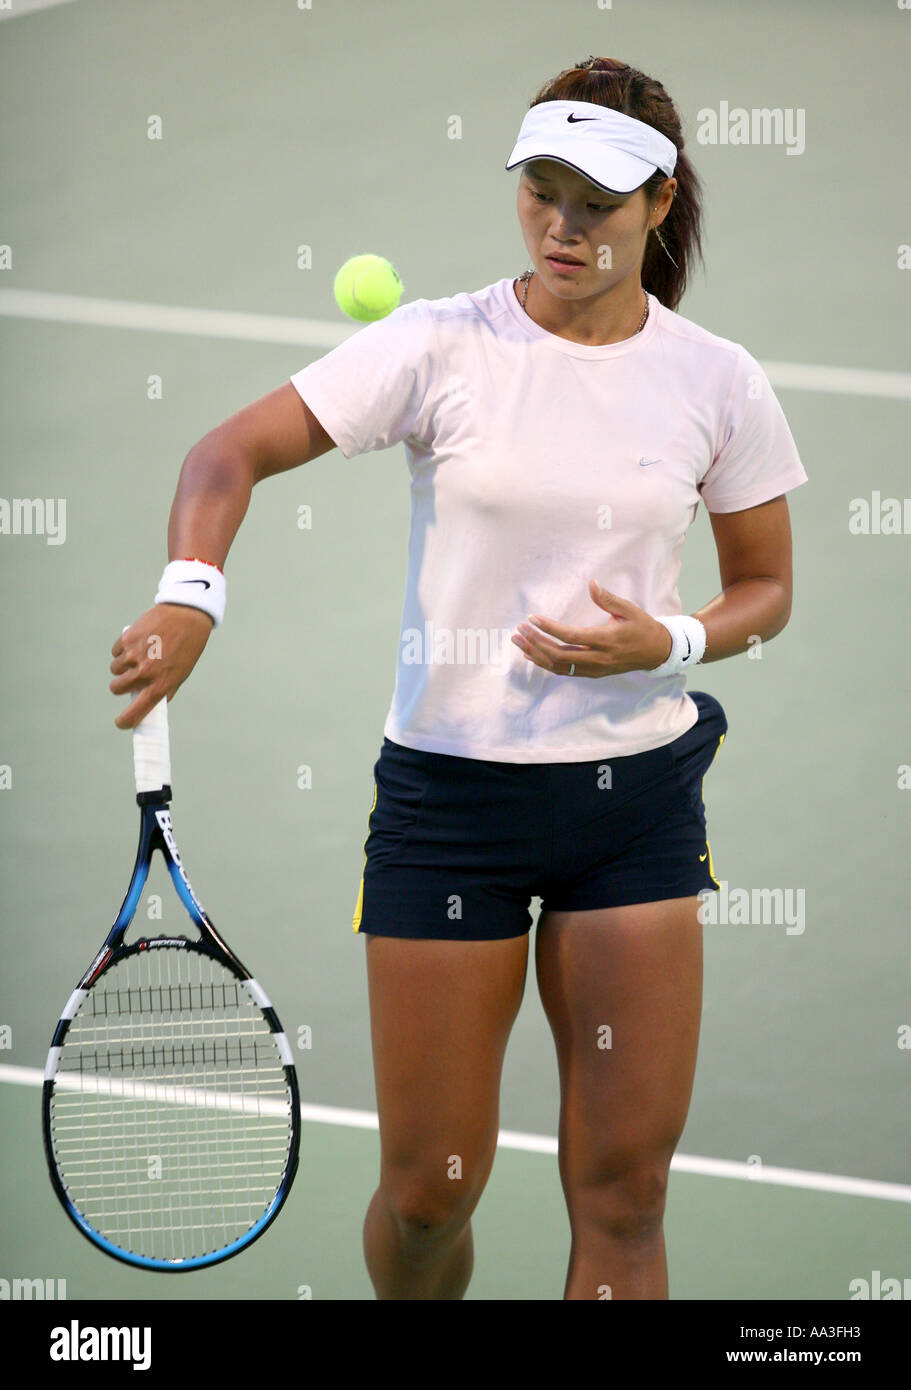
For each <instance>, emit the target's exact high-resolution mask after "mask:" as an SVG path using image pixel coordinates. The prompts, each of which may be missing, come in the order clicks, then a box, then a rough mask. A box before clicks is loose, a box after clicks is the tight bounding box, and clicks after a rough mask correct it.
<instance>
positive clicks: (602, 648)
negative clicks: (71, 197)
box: [111, 58, 807, 1299]
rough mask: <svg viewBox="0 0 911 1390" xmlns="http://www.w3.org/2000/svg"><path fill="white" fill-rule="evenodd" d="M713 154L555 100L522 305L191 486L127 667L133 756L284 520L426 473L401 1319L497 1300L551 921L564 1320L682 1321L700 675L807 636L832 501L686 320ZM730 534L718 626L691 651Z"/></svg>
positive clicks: (593, 92) (406, 866)
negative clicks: (501, 1116)
mask: <svg viewBox="0 0 911 1390" xmlns="http://www.w3.org/2000/svg"><path fill="white" fill-rule="evenodd" d="M683 143H684V142H683V137H682V134H681V127H680V120H679V117H678V115H677V112H676V110H675V108H674V105H673V103H672V102H671V100H670V98H669V97H668V95H667V93H666V92H665V90H664V88H663V87H662V86H661V84H660V83H659V82H657V81H654V80H653V79H652V78H650V77H648V76H646V75H644V74H643V73H641V72H638V71H636V70H634V69H632V68H630V67H628V66H627V65H625V64H623V63H620V62H616V61H614V60H612V59H605V58H590V59H589V60H588V61H587V62H583V63H581V64H580V65H579V66H578V67H575V68H572V69H568V70H566V71H564V72H561V73H560V74H559V75H558V76H557V77H556V78H555V79H554V80H553V81H551V82H549V83H548V84H547V85H546V86H545V87H544V88H542V90H541V91H540V92H539V93H538V95H537V96H536V97H535V99H534V101H533V102H532V104H531V107H530V109H529V110H528V112H527V114H526V115H525V118H524V120H523V121H522V124H521V128H520V130H519V133H518V139H517V142H516V144H515V147H514V149H513V150H512V153H511V154H510V156H509V159H508V161H507V164H506V168H507V169H509V170H512V169H518V170H519V171H520V172H519V183H518V215H519V223H520V226H521V229H522V235H523V237H524V240H525V245H526V247H527V249H528V254H529V257H530V259H531V266H530V267H529V268H528V270H526V272H525V274H524V275H521V276H519V277H514V276H508V277H506V278H503V279H500V280H498V281H497V282H495V283H494V284H491V285H488V286H487V287H486V288H484V289H481V290H478V291H475V292H471V293H468V292H465V293H459V294H456V295H454V296H453V297H452V298H448V299H447V298H444V299H436V300H427V299H418V300H415V301H414V302H412V303H408V304H404V305H401V306H400V307H399V308H398V309H396V310H395V311H394V312H393V313H391V314H390V315H389V316H388V317H387V318H385V319H383V320H381V321H379V322H376V323H373V324H370V325H368V326H367V327H365V328H363V329H361V330H360V331H359V332H357V333H355V334H353V335H352V336H351V337H350V338H349V339H348V340H347V341H346V342H344V343H343V344H342V345H341V346H339V347H337V348H335V349H334V350H332V351H330V352H329V353H327V354H325V355H324V356H323V357H322V358H320V359H318V360H317V361H315V362H313V363H311V364H310V365H309V366H307V367H305V368H304V369H303V370H302V371H300V372H298V373H296V374H295V375H294V376H292V378H291V380H290V382H288V383H286V384H285V385H284V386H281V387H279V388H278V389H277V390H275V391H274V392H272V393H270V394H269V395H267V396H265V397H263V398H262V399H261V400H259V401H257V402H255V403H254V404H252V405H250V406H249V407H247V408H246V409H244V410H241V411H240V412H239V413H238V414H237V415H234V416H232V417H231V418H230V419H229V420H227V421H226V422H225V423H223V424H222V425H220V426H219V427H218V428H216V429H215V430H213V431H211V432H210V433H209V434H208V435H206V436H205V437H204V438H203V439H202V440H201V441H200V442H199V443H198V444H197V445H195V446H194V448H193V449H192V450H191V451H190V453H189V454H188V456H187V459H186V461H185V463H184V466H183V470H182V472H181V476H180V480H179V483H178V488H177V493H176V497H175V501H174V506H173V509H172V513H171V521H170V528H169V534H168V542H169V552H168V553H169V555H170V557H171V562H170V563H169V564H168V566H167V568H166V570H165V573H164V576H163V578H162V581H161V585H160V588H159V590H158V594H157V596H156V604H155V606H153V607H152V608H151V609H150V610H149V611H148V612H147V613H146V614H145V615H143V617H142V618H140V619H139V620H138V621H137V622H136V623H134V624H133V626H132V627H131V628H130V629H128V631H127V632H126V634H125V635H124V636H123V637H122V638H118V640H117V641H116V642H115V643H114V646H113V649H112V650H113V657H114V660H113V661H112V663H111V670H112V672H113V673H114V676H115V679H114V680H112V681H111V690H113V691H114V693H115V694H123V693H125V692H136V694H135V698H134V699H133V701H132V703H131V704H130V706H129V707H128V709H127V710H125V711H124V712H123V713H122V714H121V715H120V716H119V717H118V719H117V720H116V721H115V722H116V723H117V724H118V725H119V726H120V727H121V728H131V727H132V726H133V725H134V724H135V723H136V722H137V721H138V720H139V719H141V718H142V717H143V716H144V715H145V713H146V712H147V710H148V709H149V708H151V706H152V705H153V704H154V703H155V702H156V701H157V700H159V699H160V698H161V697H162V696H163V695H167V696H171V695H173V693H174V691H175V690H176V689H177V688H178V686H179V685H180V684H181V682H182V681H184V680H185V679H186V677H187V675H188V674H189V672H190V671H191V670H192V668H193V666H194V664H195V662H196V660H197V659H198V657H199V655H200V652H201V651H202V649H203V647H204V645H205V643H206V641H207V639H208V636H209V632H210V631H211V629H212V626H213V624H214V625H217V624H218V623H219V622H220V621H221V618H222V615H223V612H224V596H225V588H224V577H223V574H222V567H223V566H224V562H225V558H226V556H227V553H228V550H229V547H230V545H231V542H232V540H233V538H234V535H235V533H236V531H237V528H238V527H239V525H240V523H241V520H242V518H243V516H244V514H245V512H246V509H247V506H248V504H249V501H250V495H251V491H252V488H253V486H254V484H255V483H257V482H259V481H261V480H262V479H263V478H266V477H269V476H271V475H273V474H276V473H280V472H282V471H283V470H286V469H290V468H294V467H296V466H297V465H299V464H302V463H305V462H306V461H307V460H308V459H312V458H316V457H318V456H319V455H321V454H324V453H325V452H327V450H329V449H331V448H333V447H338V448H339V449H341V451H342V453H343V454H344V455H345V457H346V458H351V457H353V456H355V455H357V454H361V453H366V452H369V451H371V450H374V449H386V448H389V447H390V446H391V445H393V444H397V443H399V442H402V443H404V445H405V451H406V457H407V462H408V466H409V469H410V474H411V498H412V527H411V538H410V544H409V566H408V577H407V582H406V592H405V601H404V610H403V615H402V639H401V646H400V650H399V660H398V671H397V678H396V684H395V691H394V694H393V698H392V704H391V708H390V710H389V714H388V718H387V721H386V725H385V730H384V740H383V743H382V748H381V750H380V753H379V757H378V759H377V762H376V766H375V768H374V781H375V786H374V788H373V789H372V790H373V805H372V808H371V810H370V814H369V818H368V824H367V832H368V833H367V839H366V843H365V866H364V874H363V878H362V881H361V885H360V891H359V893H358V895H357V904H356V908H355V912H354V928H355V931H356V932H357V933H358V934H359V935H361V936H363V937H364V938H365V939H366V960H367V976H368V989H369V1000H370V1017H371V1032H372V1042H373V1053H374V1063H375V1076H376V1092H377V1103H378V1108H379V1117H380V1140H381V1151H382V1153H381V1170H380V1179H379V1186H378V1188H377V1191H376V1193H375V1195H374V1197H373V1200H372V1202H371V1203H370V1207H369V1210H368V1212H367V1216H366V1222H365V1228H364V1249H365V1254H366V1261H367V1266H368V1269H369V1273H370V1277H371V1279H372V1281H373V1285H374V1288H375V1290H376V1294H377V1297H378V1298H381V1299H456V1298H461V1297H462V1296H463V1295H464V1293H465V1290H466V1287H467V1285H468V1283H469V1279H470V1276H471V1271H472V1261H473V1250H472V1233H471V1225H470V1218H471V1214H472V1212H473V1210H474V1208H475V1206H476V1204H477V1202H478V1199H479V1198H480V1196H481V1193H482V1191H483V1188H484V1185H485V1182H486V1180H487V1177H488V1174H489V1173H490V1170H491V1165H492V1163H493V1159H494V1152H495V1147H496V1142H497V1130H498V1109H499V1087H500V1076H501V1068H502V1063H503V1056H504V1050H505V1048H506V1043H507V1038H508V1036H509V1032H510V1029H511V1026H512V1024H513V1021H514V1019H515V1017H516V1013H517V1011H518V1008H519V1004H520V1001H521V998H522V993H523V988H524V983H525V977H526V964H527V959H528V946H529V929H530V925H531V924H532V921H533V918H532V913H531V911H530V905H531V903H532V900H533V899H534V898H538V899H540V916H539V918H538V922H537V930H536V938H535V948H536V949H535V960H536V968H537V980H538V985H539V988H540V993H541V998H542V1001H543V1005H544V1008H545V1010H546V1013H547V1016H548V1019H549V1021H550V1026H551V1028H552V1030H553V1035H554V1039H555V1044H556V1052H557V1059H558V1064H559V1075H560V1088H561V1104H560V1117H559V1154H560V1158H559V1167H560V1175H561V1179H562V1183H563V1189H564V1193H565V1198H566V1203H567V1208H568V1212H569V1220H570V1227H571V1234H572V1247H571V1255H570V1261H569V1270H568V1276H567V1281H566V1286H565V1297H566V1298H568V1299H601V1298H606V1297H607V1298H609V1297H612V1298H616V1299H664V1298H667V1297H668V1274H667V1261H666V1255H665V1246H664V1238H663V1232H662V1223H663V1213H664V1207H665V1197H666V1189H667V1181H668V1170H669V1167H670V1163H671V1157H672V1155H673V1153H674V1150H675V1147H676V1145H677V1143H678V1140H679V1137H680V1134H681V1132H682V1130H683V1127H684V1123H685V1120H686V1116H687V1111H688V1108H689V1102H690V1096H691V1091H692V1086H693V1079H694V1072H695V1066H696V1053H697V1042H698V1034H699V1025H700V1011H701V992H702V936H701V923H700V916H699V910H700V907H701V905H702V900H701V895H702V894H704V893H706V892H712V891H714V890H716V889H717V888H718V887H719V882H718V880H717V879H716V876H715V869H714V866H713V863H712V855H711V850H710V848H709V844H708V840H707V838H706V818H705V807H704V803H703V799H702V781H703V777H704V774H705V773H706V771H707V769H708V768H709V766H710V764H711V763H712V761H713V759H714V757H715V755H716V753H717V752H718V749H719V747H720V745H721V743H722V741H723V739H724V736H725V732H726V729H727V720H726V717H725V714H724V711H723V709H722V708H721V706H720V704H719V702H718V700H716V699H715V698H714V697H713V696H711V695H708V694H704V693H701V692H693V693H692V694H691V693H688V691H687V689H686V680H687V673H688V672H689V670H690V668H691V667H693V666H696V665H697V664H699V663H704V662H708V661H720V660H723V659H724V658H725V657H732V656H735V655H737V654H738V653H742V652H744V651H746V650H747V649H748V648H750V647H751V646H753V645H754V644H755V643H756V641H757V639H761V640H762V641H764V642H767V641H769V640H770V639H771V638H773V637H775V636H776V634H778V633H779V632H781V630H782V628H783V627H784V626H785V624H786V623H787V621H788V617H789V615H790V609H791V587H792V586H791V535H790V525H789V516H788V506H787V499H786V496H785V494H786V493H787V492H788V491H789V490H790V489H791V488H794V487H797V486H798V485H800V484H801V483H803V482H805V481H806V478H807V475H806V473H805V471H804V469H803V466H802V464H801V461H800V458H799V457H798V453H797V449H796V447H795V444H794V440H793V438H792V436H791V433H790V430H789V428H788V425H787V423H786V420H785V417H784V415H783V412H782V410H781V407H780V405H779V403H778V401H777V400H776V398H775V396H774V394H773V392H772V389H771V386H770V384H769V381H768V379H767V377H766V375H765V373H764V372H763V370H762V368H761V367H760V366H759V364H758V363H757V362H756V360H755V359H754V358H753V357H752V356H750V354H749V353H748V352H747V351H746V350H745V349H744V348H743V347H741V346H740V345H738V344H737V343H734V342H731V341H729V340H727V339H724V338H720V337H717V336H716V335H715V334H713V333H711V332H709V331H708V330H706V329H704V328H701V327H699V326H698V325H697V324H695V323H693V322H691V321H689V320H688V319H685V318H682V317H680V316H679V315H678V314H677V312H676V308H677V305H678V303H679V301H680V298H681V296H682V294H683V291H684V287H685V284H686V278H687V272H688V270H689V269H690V268H691V266H692V264H693V258H694V256H695V255H696V254H697V253H699V254H700V255H701V242H700V226H701V203H700V188H699V182H698V179H697V176H696V173H695V172H694V169H693V167H692V165H691V164H690V162H689V160H688V159H687V157H686V156H685V154H684V153H683ZM700 498H701V499H702V501H703V502H704V503H705V506H706V508H707V509H708V512H709V513H710V518H711V525H712V531H713V534H714V540H715V544H716V547H717V552H718V562H719V569H720V580H721V585H722V589H721V592H720V593H719V594H717V595H716V596H715V597H713V598H711V599H709V601H707V602H706V603H705V605H704V606H703V607H702V608H700V609H699V610H698V611H697V612H696V613H693V614H683V613H681V604H680V599H679V596H678V593H677V588H676V582H677V578H678V575H679V571H680V559H681V549H682V546H683V542H684V539H685V536H686V532H687V529H688V528H689V526H690V524H691V522H692V521H693V519H694V517H695V514H696V511H697V508H698V505H699V500H700ZM152 632H155V633H157V634H159V635H160V636H161V637H162V638H163V645H164V654H163V656H162V658H161V659H159V660H155V661H149V660H148V659H147V657H146V640H145V639H146V637H147V636H148V635H149V634H150V633H152ZM366 809H367V808H366V805H365V811H366Z"/></svg>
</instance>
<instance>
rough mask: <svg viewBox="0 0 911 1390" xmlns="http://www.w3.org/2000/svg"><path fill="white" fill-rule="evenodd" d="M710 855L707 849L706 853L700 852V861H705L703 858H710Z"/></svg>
mask: <svg viewBox="0 0 911 1390" xmlns="http://www.w3.org/2000/svg"><path fill="white" fill-rule="evenodd" d="M708 857H709V856H708V851H707V850H706V852H705V854H700V856H699V863H700V864H701V863H702V861H703V859H708Z"/></svg>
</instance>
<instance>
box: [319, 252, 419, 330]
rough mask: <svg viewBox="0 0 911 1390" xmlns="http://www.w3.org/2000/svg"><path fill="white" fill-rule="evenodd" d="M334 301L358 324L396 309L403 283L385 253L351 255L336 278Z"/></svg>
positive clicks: (382, 317)
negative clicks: (379, 254) (377, 254)
mask: <svg viewBox="0 0 911 1390" xmlns="http://www.w3.org/2000/svg"><path fill="white" fill-rule="evenodd" d="M333 288H334V291H335V302H336V304H337V305H338V306H339V308H340V309H342V310H343V311H344V312H345V313H346V314H347V315H348V317H349V318H352V319H357V320H358V321H359V322H360V323H371V322H373V320H374V319H384V318H385V317H386V315H387V314H391V313H392V311H393V309H395V308H397V306H398V302H399V300H400V299H401V297H402V291H403V290H404V288H405V286H404V285H403V284H402V282H401V280H400V279H399V277H398V273H397V271H396V269H395V266H394V265H392V264H391V262H389V261H387V260H386V258H385V256H372V255H364V256H352V257H351V259H350V260H347V261H346V262H345V264H344V265H343V266H342V268H341V269H340V270H339V272H338V273H337V275H336V277H335V284H334V286H333Z"/></svg>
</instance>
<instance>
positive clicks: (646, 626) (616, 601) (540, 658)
mask: <svg viewBox="0 0 911 1390" xmlns="http://www.w3.org/2000/svg"><path fill="white" fill-rule="evenodd" d="M588 587H589V592H590V594H591V596H592V600H593V601H594V602H595V603H596V604H597V605H598V607H599V608H603V609H604V611H605V613H608V614H609V615H610V620H609V621H608V622H607V623H603V624H599V625H598V626H597V627H564V626H563V624H562V623H555V622H552V621H551V620H550V619H549V618H544V617H541V615H540V614H538V613H533V614H532V615H531V617H530V619H529V621H528V622H527V623H519V626H518V630H517V633H515V634H514V635H513V637H512V641H513V642H514V643H515V644H516V646H517V647H518V648H519V649H520V650H521V651H522V652H523V653H524V654H525V656H526V657H527V658H528V660H529V661H533V662H534V663H535V665H536V666H541V667H543V669H544V670H545V671H552V672H553V674H554V675H555V676H568V675H569V671H570V667H571V666H572V665H573V664H575V670H574V672H573V680H575V679H576V677H577V676H617V675H620V674H621V673H622V672H624V671H653V670H654V669H655V667H656V666H661V665H662V664H663V662H665V661H666V660H667V658H668V657H669V656H670V654H671V646H672V642H671V634H670V633H669V632H668V630H667V628H666V627H665V626H664V624H663V623H659V622H658V620H657V618H653V617H652V616H651V614H649V613H646V612H645V610H644V609H643V608H638V607H637V606H636V604H635V603H631V602H630V601H629V599H625V598H620V597H619V596H618V595H617V594H611V593H609V592H608V590H607V589H602V588H601V586H600V585H599V584H597V583H596V582H595V580H594V579H592V580H590V581H589V586H588ZM532 624H534V626H532Z"/></svg>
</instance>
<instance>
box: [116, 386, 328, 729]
mask: <svg viewBox="0 0 911 1390" xmlns="http://www.w3.org/2000/svg"><path fill="white" fill-rule="evenodd" d="M334 448H335V441H334V440H333V439H332V438H331V436H330V435H328V434H327V433H326V431H325V430H324V429H323V427H322V425H321V424H320V422H319V420H317V418H316V416H315V415H314V414H313V412H312V411H311V410H310V409H309V407H308V406H307V405H306V404H305V403H304V401H302V400H301V398H300V396H299V395H298V393H297V391H296V390H295V388H294V387H293V386H292V385H291V383H290V382H287V383H286V384H285V385H284V386H279V387H278V388H277V389H276V390H275V391H272V392H270V393H269V394H268V395H266V396H263V397H261V398H260V399H259V400H258V401H254V402H253V404H252V405H248V406H247V407H245V409H243V410H240V411H238V412H237V414H236V415H232V416H230V417H229V419H227V420H225V421H224V423H223V424H221V425H218V426H216V428H215V429H213V430H210V431H209V433H208V434H207V435H205V436H204V437H203V438H202V439H201V440H200V441H199V443H198V444H194V446H193V448H192V449H191V450H190V452H189V453H188V454H187V457H186V459H185V460H184V464H183V468H182V469H181V471H180V478H179V479H178V483H177V491H176V493H175V496H174V502H173V504H172V507H171V516H170V521H169V523H168V558H169V559H170V560H181V559H187V558H193V559H197V560H207V561H208V562H209V563H210V564H213V565H218V566H220V567H221V568H224V564H225V560H226V559H227V556H228V551H229V550H230V548H231V544H232V542H233V540H234V537H235V536H236V535H237V532H238V529H239V527H240V523H241V522H242V521H243V519H244V516H245V515H246V512H247V508H248V506H249V505H250V497H251V494H252V492H253V487H254V485H255V484H256V483H258V482H261V481H262V479H263V478H269V477H272V475H273V474H275V473H283V472H286V471H287V470H288V469H290V468H297V467H298V466H299V465H300V464H303V463H307V462H309V460H310V459H313V458H318V457H319V456H320V454H325V453H327V452H328V451H329V450H330V449H334ZM211 631H212V619H211V618H210V617H209V616H208V614H207V613H203V612H202V611H201V610H200V609H198V608H188V607H183V606H180V605H178V604H173V603H159V604H155V605H153V606H152V607H151V608H150V609H148V610H147V611H146V612H145V613H143V615H142V617H141V618H138V619H137V621H136V622H135V623H133V625H132V626H131V627H129V628H128V629H127V631H126V632H125V633H123V635H122V636H121V637H118V639H117V641H116V642H115V643H114V645H113V647H112V648H111V655H112V657H113V660H112V661H111V671H112V673H113V675H114V680H112V681H111V683H110V689H111V691H112V692H113V693H114V694H115V695H125V694H130V693H132V692H134V691H135V692H137V693H136V694H135V696H134V698H133V700H132V701H131V702H130V704H129V705H128V706H127V708H126V709H125V710H123V712H122V713H121V714H119V715H118V716H117V718H116V719H115V720H114V723H115V724H116V725H117V727H118V728H119V729H132V728H134V727H135V725H136V724H138V723H139V721H140V720H141V719H144V718H145V716H146V715H147V714H148V712H149V710H150V709H152V707H153V706H154V705H156V704H158V702H159V700H161V699H162V698H165V697H166V698H167V699H169V700H170V699H171V697H172V696H173V695H174V693H175V692H176V690H177V689H178V687H179V686H181V685H182V684H183V682H184V681H185V680H186V678H187V676H188V675H189V674H190V672H191V671H192V669H193V667H194V666H195V665H196V662H197V661H198V660H199V657H200V655H201V653H202V650H203V648H204V647H205V645H206V642H207V641H208V639H209V634H210V632H211ZM153 639H155V640H153Z"/></svg>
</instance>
